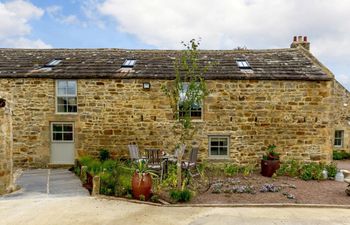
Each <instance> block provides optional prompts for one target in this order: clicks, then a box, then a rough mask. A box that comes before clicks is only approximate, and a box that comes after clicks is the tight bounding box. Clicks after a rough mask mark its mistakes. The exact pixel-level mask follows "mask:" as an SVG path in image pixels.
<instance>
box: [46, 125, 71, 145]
mask: <svg viewBox="0 0 350 225" xmlns="http://www.w3.org/2000/svg"><path fill="white" fill-rule="evenodd" d="M51 130H52V132H51V141H52V142H74V124H73V123H70V122H54V123H51Z"/></svg>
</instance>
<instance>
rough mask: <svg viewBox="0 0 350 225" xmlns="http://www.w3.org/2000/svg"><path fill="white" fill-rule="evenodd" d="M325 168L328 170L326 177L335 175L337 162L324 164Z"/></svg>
mask: <svg viewBox="0 0 350 225" xmlns="http://www.w3.org/2000/svg"><path fill="white" fill-rule="evenodd" d="M326 170H327V172H328V177H335V175H336V174H337V171H338V169H337V164H335V163H331V164H329V165H326Z"/></svg>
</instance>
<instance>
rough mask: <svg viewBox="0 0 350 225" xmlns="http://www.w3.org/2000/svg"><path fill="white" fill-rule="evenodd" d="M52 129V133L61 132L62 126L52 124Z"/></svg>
mask: <svg viewBox="0 0 350 225" xmlns="http://www.w3.org/2000/svg"><path fill="white" fill-rule="evenodd" d="M52 129H53V132H57V131H62V125H61V124H53V125H52Z"/></svg>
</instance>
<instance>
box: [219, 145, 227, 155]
mask: <svg viewBox="0 0 350 225" xmlns="http://www.w3.org/2000/svg"><path fill="white" fill-rule="evenodd" d="M219 152H220V153H219V154H220V155H227V148H226V147H221V148H219Z"/></svg>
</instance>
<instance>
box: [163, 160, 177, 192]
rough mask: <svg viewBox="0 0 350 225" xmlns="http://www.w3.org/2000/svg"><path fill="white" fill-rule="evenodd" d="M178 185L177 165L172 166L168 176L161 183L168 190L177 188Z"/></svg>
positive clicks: (169, 168)
mask: <svg viewBox="0 0 350 225" xmlns="http://www.w3.org/2000/svg"><path fill="white" fill-rule="evenodd" d="M176 185H177V171H176V165H174V164H170V165H169V167H168V174H167V176H166V178H165V179H163V180H162V181H161V183H160V186H161V187H163V188H166V189H173V188H176Z"/></svg>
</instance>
